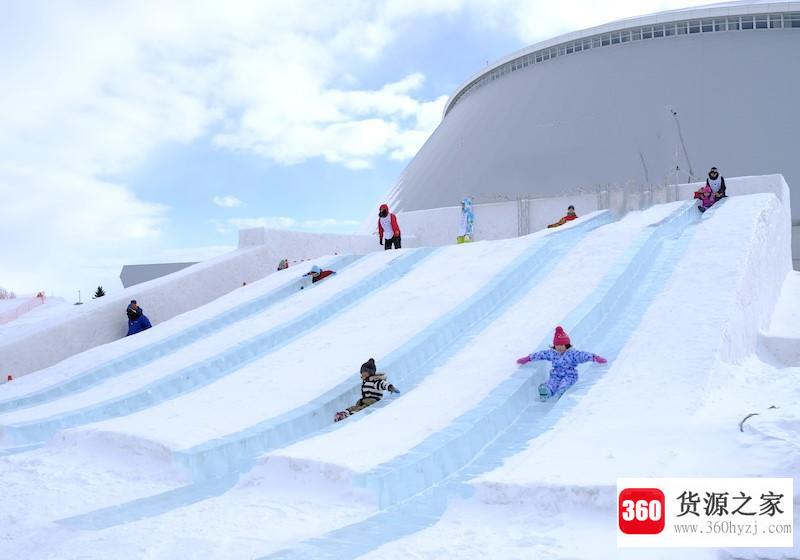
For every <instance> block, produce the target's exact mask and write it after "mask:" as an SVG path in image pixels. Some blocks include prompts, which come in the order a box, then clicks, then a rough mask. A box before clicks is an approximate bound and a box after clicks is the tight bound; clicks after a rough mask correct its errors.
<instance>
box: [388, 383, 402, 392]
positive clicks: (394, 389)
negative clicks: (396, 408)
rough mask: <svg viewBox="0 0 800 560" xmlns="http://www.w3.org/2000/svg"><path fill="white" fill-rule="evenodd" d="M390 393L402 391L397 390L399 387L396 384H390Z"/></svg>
mask: <svg viewBox="0 0 800 560" xmlns="http://www.w3.org/2000/svg"><path fill="white" fill-rule="evenodd" d="M388 389H389V392H390V393H399V392H400V391H398V390H397V387H395V386H394V385H389V387H388Z"/></svg>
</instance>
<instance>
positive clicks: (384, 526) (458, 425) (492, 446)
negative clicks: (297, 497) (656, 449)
mask: <svg viewBox="0 0 800 560" xmlns="http://www.w3.org/2000/svg"><path fill="white" fill-rule="evenodd" d="M719 206H720V204H717V205H715V208H714V209H717V207H719ZM714 209H712V210H710V211H708V212H706V214H705V215H703V216H702V218H701V217H700V215H699V213H698V212H697V210H696V209H695V207H694V205H693V204H691V203H686V204H685V205H683V206H682V208H681V209H680V210H679V211H678V212H677V213H675V214H673V215H672V216H670V217H668V218H667V219H665V220H663V221H662V222H661V223H660V224H658V225H656V226H655V227H653V228H651V229H652V231H650V232H646V233H643V234H642V236H641V238H640V241H639V243H638V247H635V248H633V249H632V250H631V251H630V253H628V254H626V255H625V256H624V257H622V258H621V259H619V261H618V262H617V263H615V266H614V268H613V269H612V270H610V271H609V272H608V274H607V275H606V276H605V278H604V279H603V281H602V282H601V284H600V285H599V286H598V288H597V289H596V290H595V292H594V293H593V294H592V295H591V296H589V297H588V298H587V299H586V300H585V301H584V302H583V303H581V305H579V306H578V307H577V308H575V309H574V310H573V311H572V312H571V313H570V314H569V315H568V316H567V317H566V318H565V319H564V321H562V324H563V325H564V327H565V329H566V330H567V331H568V332H569V333H570V336H571V337H572V338H573V339H575V340H581V346H582V347H585V348H588V349H592V350H595V351H597V352H602V353H603V354H604V355H605V356H607V357H608V358H609V359H610V360H612V364H613V359H614V358H616V357H617V355H618V354H619V352H620V350H621V349H622V347H623V346H624V345H625V344H626V342H627V341H628V339H629V338H630V336H631V335H632V333H633V330H634V329H635V328H636V326H637V325H638V323H639V321H640V320H641V318H642V317H643V315H644V312H645V311H646V309H647V308H648V307H649V305H650V302H651V301H652V300H653V299H654V298H655V297H656V295H657V294H658V293H659V292H660V291H661V290H662V289H663V287H664V285H665V284H666V282H667V280H668V279H669V277H670V275H671V272H672V270H673V269H674V267H675V265H676V264H677V262H678V261H679V260H680V259H681V257H682V255H683V254H684V252H685V250H686V247H687V246H688V244H689V242H690V241H691V239H692V236H693V235H694V232H695V231H696V227H694V226H696V225H697V224H699V223H700V222H701V220H707V219H711V218H712V217H713V214H714V211H713V210H714ZM549 339H550V337H549V336H548V337H546V339H544V340H543V341H542V343H541V345H542V346H546V345H548V344H549V342H550V340H549ZM547 365H548V364H545V363H541V362H540V363H536V365H535V366H533V367H523V368H519V370H518V371H517V372H516V373H515V374H514V375H513V376H512V377H510V378H509V379H507V380H506V381H504V382H503V383H502V384H501V385H499V386H498V387H497V388H496V389H495V390H494V391H492V393H491V394H490V395H489V396H488V397H487V398H486V399H484V401H482V402H481V403H480V404H479V405H478V406H476V407H475V408H474V409H473V410H471V411H469V412H468V413H466V414H464V415H463V416H461V417H460V418H459V419H458V420H456V421H454V422H453V423H452V424H451V425H450V426H449V427H448V428H447V429H445V430H443V431H442V432H440V433H438V434H435V435H434V436H432V437H430V438H428V439H427V440H426V441H424V442H423V443H422V444H420V445H418V446H416V447H415V448H413V449H412V450H410V451H409V453H407V454H406V455H405V456H402V457H398V458H396V459H394V460H392V461H389V462H388V463H385V464H383V465H381V466H380V467H378V468H376V469H374V470H373V471H371V472H370V473H367V474H366V475H365V476H364V477H363V478H362V479H361V480H360V481H359V482H360V484H361V485H363V486H365V487H367V488H371V489H373V490H374V491H375V492H376V493H377V495H378V496H379V501H380V507H381V508H382V510H381V511H380V512H379V513H377V514H375V515H374V516H371V517H369V518H367V519H365V520H364V521H362V522H359V523H355V524H352V525H349V526H346V527H343V528H341V529H338V530H335V531H331V532H330V533H328V534H326V535H323V536H322V537H319V538H314V539H309V540H307V541H305V542H303V543H299V544H298V545H297V546H295V547H292V548H289V549H285V550H282V551H279V552H276V553H274V554H271V555H268V556H266V557H265V558H270V559H283V558H336V559H342V558H355V557H357V556H360V555H362V554H365V553H367V552H369V551H371V550H373V549H374V548H377V547H378V546H380V545H382V544H384V543H386V542H388V541H391V540H395V539H398V538H401V537H404V536H407V535H409V534H411V533H414V532H417V531H419V530H421V529H423V528H425V527H428V526H430V525H433V524H434V523H435V522H437V521H438V520H439V518H440V517H441V515H442V514H443V513H444V510H445V509H446V505H447V500H448V497H449V496H453V495H456V496H467V495H469V494H470V493H471V492H472V490H471V488H470V487H468V486H467V485H466V484H464V483H465V482H466V481H467V480H469V479H471V478H473V477H474V476H477V475H478V474H481V473H483V472H487V471H488V470H491V469H493V468H495V467H497V466H498V465H499V464H500V463H501V462H502V460H503V459H504V458H506V457H508V456H510V455H512V454H514V453H516V452H518V451H520V450H522V449H524V448H525V446H526V445H527V442H528V441H529V440H530V439H531V438H533V437H535V436H537V435H538V434H540V433H542V432H544V431H545V430H547V429H548V428H550V427H552V426H553V425H554V424H555V423H556V422H557V421H558V419H559V418H560V417H561V416H562V415H563V414H564V412H565V411H566V410H568V409H569V408H570V407H572V406H575V405H576V404H577V403H578V402H579V400H580V397H581V395H583V394H585V393H586V391H588V389H589V387H590V386H591V385H592V384H593V382H594V380H595V379H596V378H597V377H598V376H599V375H601V374H602V372H603V371H604V369H605V368H607V367H609V366H608V365H607V366H599V365H597V364H592V365H591V366H590V368H591V369H592V370H594V371H593V374H591V375H586V374H583V375H582V376H581V379H580V381H579V382H578V383H577V384H576V385H575V386H574V387H573V388H572V389H570V391H569V392H567V393H566V394H565V396H564V397H563V398H562V399H560V400H558V401H555V402H547V403H540V402H538V395H537V389H536V388H537V386H538V384H539V383H540V382H541V381H543V380H544V379H545V378H546V377H547Z"/></svg>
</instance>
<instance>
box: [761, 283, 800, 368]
mask: <svg viewBox="0 0 800 560" xmlns="http://www.w3.org/2000/svg"><path fill="white" fill-rule="evenodd" d="M760 345H761V349H762V350H764V351H765V352H767V353H768V354H770V355H771V356H772V357H773V358H775V359H777V360H778V362H780V363H782V364H784V365H787V366H800V272H797V271H792V272H789V273H788V274H787V275H786V280H785V281H784V283H783V287H782V288H781V293H780V297H779V299H778V303H777V304H776V305H775V313H774V314H773V315H772V321H771V322H770V324H769V326H768V327H767V329H766V330H765V331H764V332H761V333H760Z"/></svg>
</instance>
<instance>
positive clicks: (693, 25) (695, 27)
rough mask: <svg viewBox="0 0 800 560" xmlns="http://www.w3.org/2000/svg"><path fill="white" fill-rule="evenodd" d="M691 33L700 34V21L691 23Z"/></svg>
mask: <svg viewBox="0 0 800 560" xmlns="http://www.w3.org/2000/svg"><path fill="white" fill-rule="evenodd" d="M689 33H700V22H699V21H690V22H689Z"/></svg>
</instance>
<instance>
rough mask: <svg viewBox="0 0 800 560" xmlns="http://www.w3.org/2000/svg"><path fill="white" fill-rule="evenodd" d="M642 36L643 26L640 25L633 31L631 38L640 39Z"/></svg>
mask: <svg viewBox="0 0 800 560" xmlns="http://www.w3.org/2000/svg"><path fill="white" fill-rule="evenodd" d="M641 38H642V28H641V27H638V28H636V29H634V30H632V31H631V40H633V41H638V40H640V39H641Z"/></svg>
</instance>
